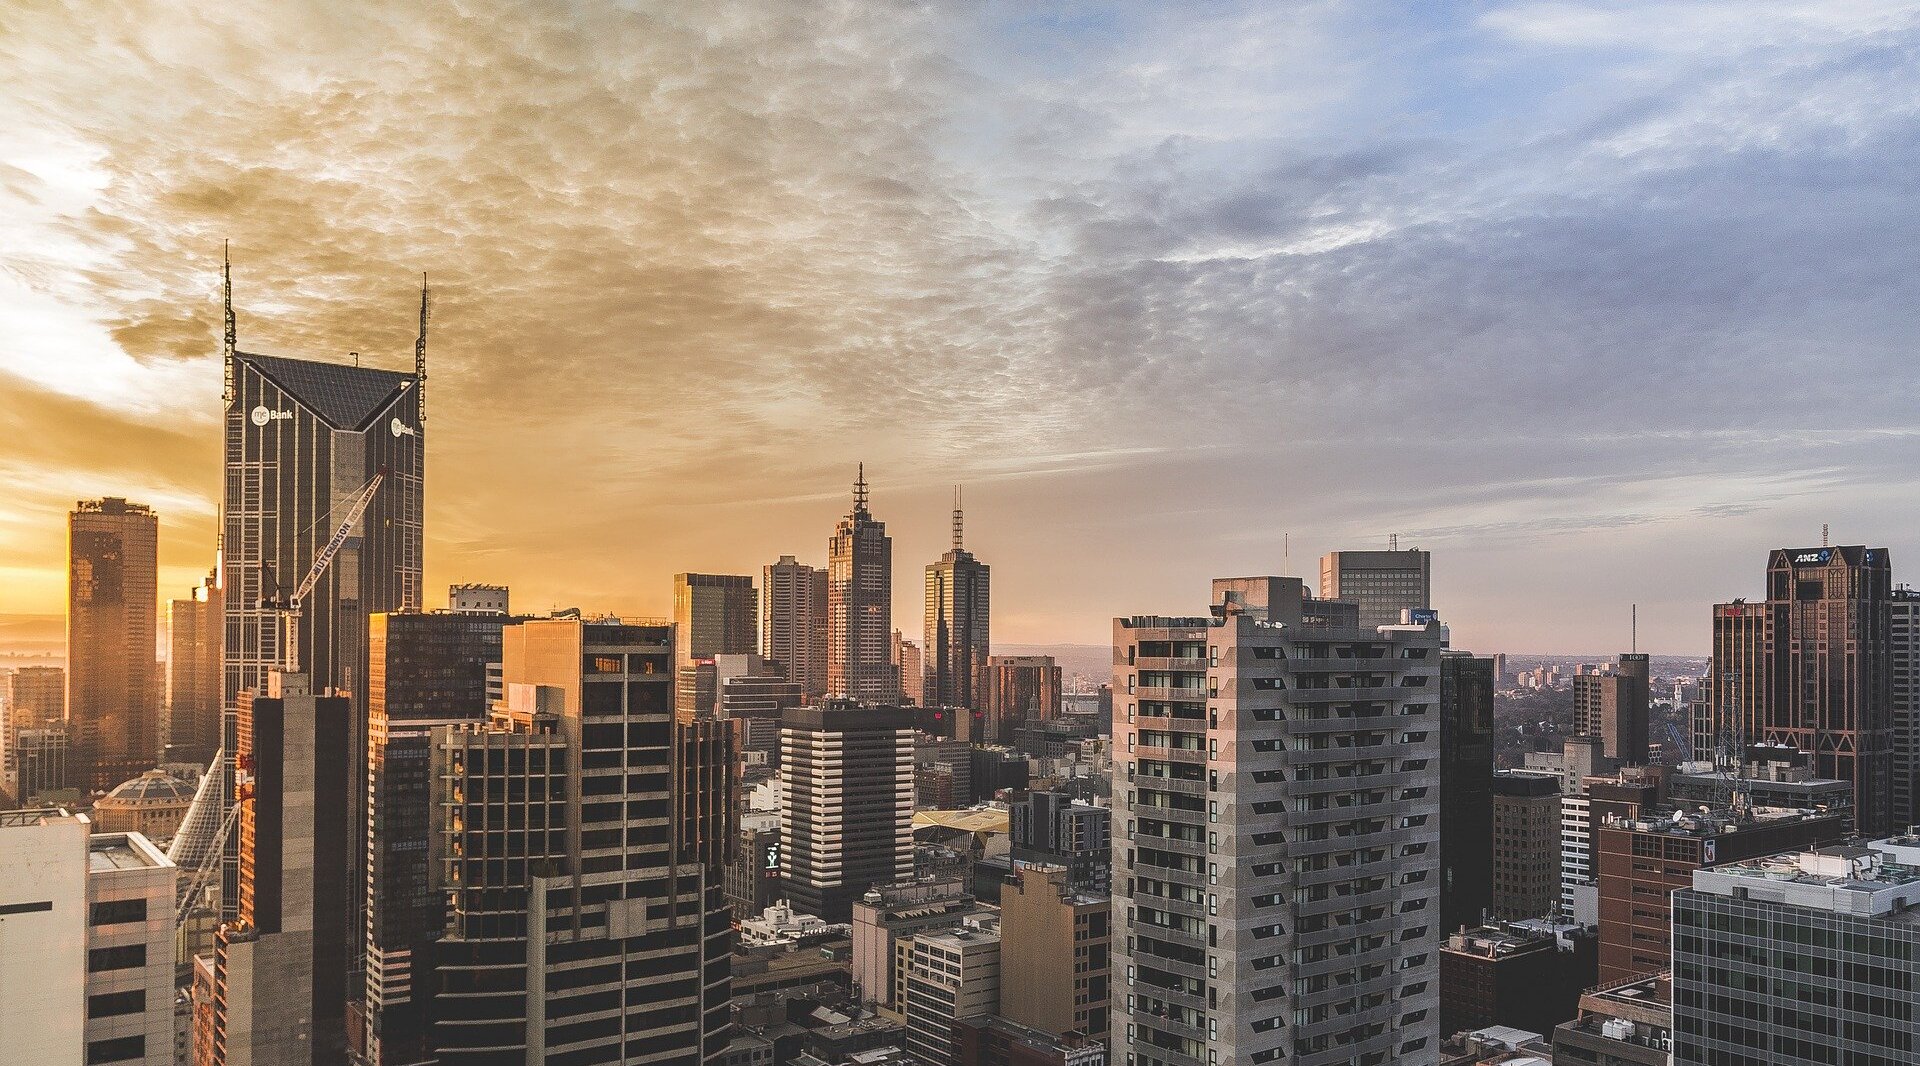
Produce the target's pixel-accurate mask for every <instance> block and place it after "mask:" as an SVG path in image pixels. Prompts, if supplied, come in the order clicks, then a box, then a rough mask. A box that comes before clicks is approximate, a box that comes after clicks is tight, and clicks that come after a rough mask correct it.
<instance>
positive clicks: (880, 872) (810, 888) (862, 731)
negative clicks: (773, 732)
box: [780, 700, 914, 922]
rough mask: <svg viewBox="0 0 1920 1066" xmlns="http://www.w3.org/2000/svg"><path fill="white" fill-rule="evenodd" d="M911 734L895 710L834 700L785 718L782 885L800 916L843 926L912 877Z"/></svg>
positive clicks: (792, 710) (909, 724)
mask: <svg viewBox="0 0 1920 1066" xmlns="http://www.w3.org/2000/svg"><path fill="white" fill-rule="evenodd" d="M913 764H914V750H913V727H912V720H911V719H910V718H908V717H907V716H905V715H903V714H902V713H901V712H900V710H899V709H898V708H895V707H863V706H856V705H852V704H849V703H843V702H837V701H831V700H830V701H828V702H827V703H826V704H825V705H824V706H818V707H793V708H789V709H788V710H786V711H785V712H784V713H783V714H782V717H781V729H780V774H781V782H782V790H781V791H782V803H783V807H784V809H783V815H782V818H781V822H780V863H781V879H782V880H783V881H784V882H785V884H786V890H787V898H788V899H789V900H790V901H791V902H792V903H793V907H794V909H795V910H798V911H804V912H806V913H808V914H816V915H819V916H820V917H821V918H824V919H826V920H827V921H829V922H844V921H847V920H849V919H850V918H851V916H852V914H853V904H854V901H855V900H857V899H859V898H860V897H861V896H863V895H865V894H866V891H867V890H868V889H869V888H872V887H873V886H875V885H891V884H895V883H897V882H900V881H904V880H906V879H907V878H908V877H910V876H911V875H912V874H913V785H914V777H913Z"/></svg>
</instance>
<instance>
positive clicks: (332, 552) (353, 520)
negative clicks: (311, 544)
mask: <svg viewBox="0 0 1920 1066" xmlns="http://www.w3.org/2000/svg"><path fill="white" fill-rule="evenodd" d="M386 476H387V472H386V471H385V470H381V471H379V472H377V473H375V474H374V475H373V477H372V478H371V479H369V480H368V481H367V484H366V487H365V488H363V489H361V490H360V495H359V496H358V497H356V498H355V499H354V501H353V506H352V507H350V508H348V509H347V517H346V520H345V521H343V522H341V523H340V528H339V529H336V530H334V531H333V536H332V537H330V538H328V540H327V546H326V547H324V548H322V549H320V554H319V555H316V556H314V557H313V566H311V567H309V568H308V569H307V576H306V577H303V578H301V579H300V585H299V587H298V588H296V589H294V590H293V599H292V601H291V602H290V603H289V606H290V607H291V608H292V609H293V610H296V611H297V610H299V609H300V603H301V601H303V600H305V599H306V598H307V593H309V592H312V591H313V586H314V585H316V584H318V583H319V581H320V575H321V574H323V573H325V572H326V569H327V564H328V563H331V562H333V557H334V556H336V555H338V554H340V547H341V545H344V544H345V543H346V542H347V534H349V533H351V532H353V527H354V526H355V525H357V524H359V522H360V519H361V516H363V515H365V514H366V513H367V508H368V507H369V506H371V505H372V503H373V494H374V492H375V490H377V489H379V488H380V482H381V481H382V480H384V479H385V478H386Z"/></svg>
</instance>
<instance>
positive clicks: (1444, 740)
mask: <svg viewBox="0 0 1920 1066" xmlns="http://www.w3.org/2000/svg"><path fill="white" fill-rule="evenodd" d="M1493 687H1494V663H1493V660H1492V659H1488V658H1481V657H1476V656H1474V655H1471V654H1469V653H1467V652H1451V651H1450V652H1442V653H1441V655H1440V928H1441V929H1443V930H1452V929H1459V928H1460V927H1462V926H1475V925H1479V924H1480V923H1481V922H1483V921H1485V920H1486V915H1487V912H1488V911H1489V910H1491V909H1492V907H1493ZM1449 1035H1450V1034H1449Z"/></svg>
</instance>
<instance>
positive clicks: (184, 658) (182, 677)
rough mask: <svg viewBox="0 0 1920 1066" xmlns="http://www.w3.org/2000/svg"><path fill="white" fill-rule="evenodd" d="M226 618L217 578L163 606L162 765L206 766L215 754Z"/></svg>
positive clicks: (217, 740) (218, 725) (211, 577)
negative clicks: (164, 731)
mask: <svg viewBox="0 0 1920 1066" xmlns="http://www.w3.org/2000/svg"><path fill="white" fill-rule="evenodd" d="M225 626H226V617H225V608H224V606H223V605H222V603H221V598H220V574H219V572H218V571H215V572H213V573H210V574H208V575H207V579H206V580H205V581H203V582H201V583H200V585H199V586H197V587H196V588H194V589H193V590H192V591H191V592H189V593H188V594H187V595H186V597H185V598H182V599H177V600H170V601H168V604H167V747H166V761H167V762H187V763H194V764H196V765H199V766H206V765H208V764H210V763H212V762H213V756H214V753H215V752H217V751H219V750H220V685H221V683H222V675H221V658H222V657H223V656H224V655H225V653H226V632H225Z"/></svg>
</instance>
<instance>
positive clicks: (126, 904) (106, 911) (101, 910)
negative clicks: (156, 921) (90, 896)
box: [91, 899, 147, 925]
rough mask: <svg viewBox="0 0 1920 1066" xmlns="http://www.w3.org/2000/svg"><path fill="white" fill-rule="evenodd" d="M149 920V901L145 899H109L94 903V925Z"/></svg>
mask: <svg viewBox="0 0 1920 1066" xmlns="http://www.w3.org/2000/svg"><path fill="white" fill-rule="evenodd" d="M146 920H147V901H146V900H144V899H107V900H101V901H99V902H97V903H95V904H94V905H93V921H92V923H91V924H93V925H120V924H121V923H123V922H144V921H146Z"/></svg>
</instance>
